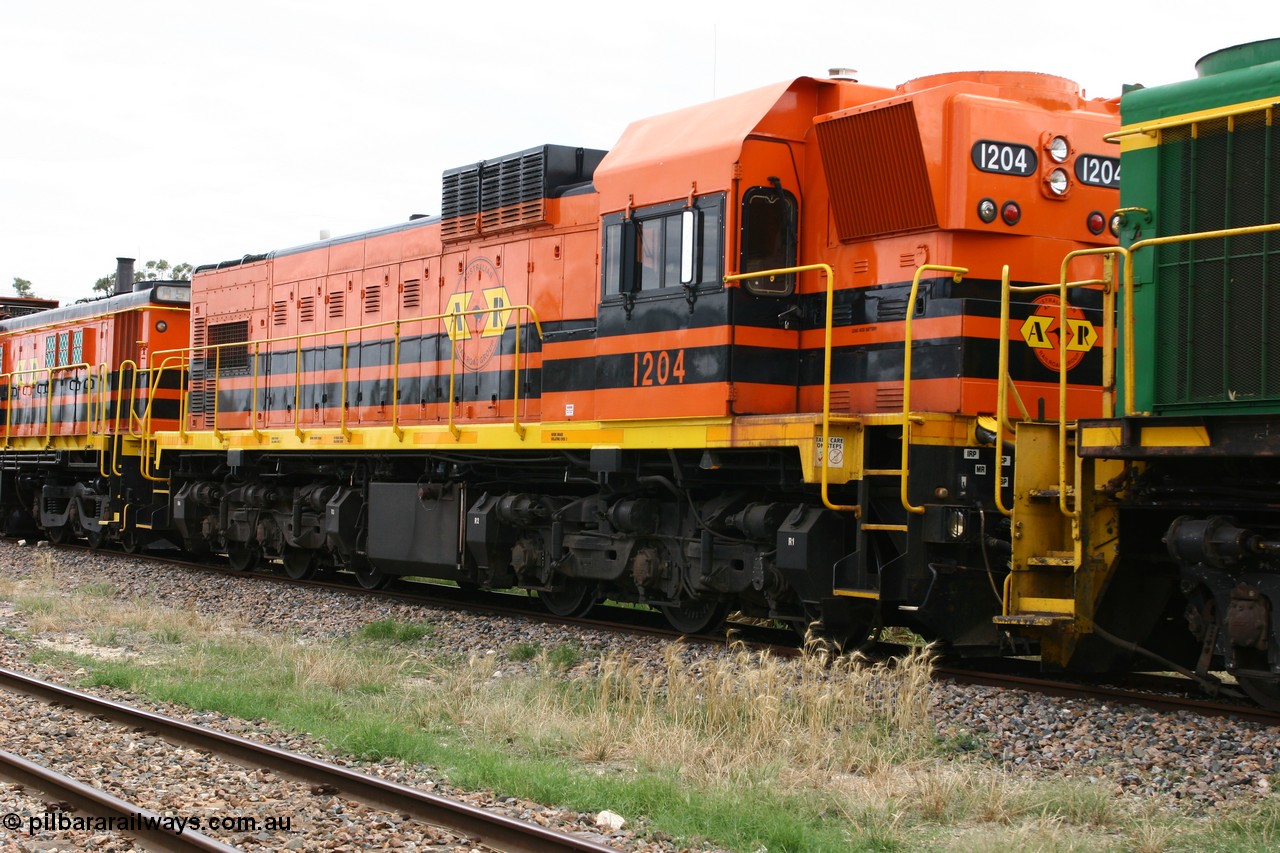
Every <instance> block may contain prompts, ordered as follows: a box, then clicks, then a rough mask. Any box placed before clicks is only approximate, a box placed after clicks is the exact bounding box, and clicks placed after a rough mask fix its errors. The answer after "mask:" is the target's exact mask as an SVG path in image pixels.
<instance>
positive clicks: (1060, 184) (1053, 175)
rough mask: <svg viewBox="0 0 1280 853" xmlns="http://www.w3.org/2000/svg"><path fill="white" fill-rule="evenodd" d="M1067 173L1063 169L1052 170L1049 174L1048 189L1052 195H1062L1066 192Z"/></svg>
mask: <svg viewBox="0 0 1280 853" xmlns="http://www.w3.org/2000/svg"><path fill="white" fill-rule="evenodd" d="M1067 183H1068V182H1067V173H1066V171H1065V170H1064V169H1054V170H1053V171H1052V172H1050V173H1049V189H1050V190H1052V191H1053V194H1054V195H1062V194H1063V193H1065V192H1066V191H1067Z"/></svg>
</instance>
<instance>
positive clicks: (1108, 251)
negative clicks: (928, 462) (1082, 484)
mask: <svg viewBox="0 0 1280 853" xmlns="http://www.w3.org/2000/svg"><path fill="white" fill-rule="evenodd" d="M1126 254H1127V252H1126V250H1125V249H1123V248H1121V247H1119V246H1104V247H1099V248H1094V249H1080V250H1078V251H1075V252H1070V253H1068V254H1067V255H1066V256H1065V257H1064V258H1063V261H1062V265H1061V268H1060V271H1059V278H1058V283H1057V284H1030V285H1020V286H1013V285H1011V284H1010V283H1009V268H1008V267H1007V266H1006V267H1005V268H1004V270H1003V272H1002V275H1001V282H1000V356H999V367H998V368H997V381H998V383H999V385H998V386H997V391H996V408H997V410H998V411H997V413H996V415H997V417H996V453H997V454H998V455H1003V452H1004V432H1005V429H1009V430H1010V431H1012V430H1014V425H1013V424H1012V423H1010V422H1009V420H1008V414H1009V412H1008V409H1009V398H1008V396H1007V393H1006V392H1007V389H1012V390H1013V392H1014V393H1015V394H1016V393H1017V387H1016V386H1014V385H1013V379H1012V377H1011V376H1010V375H1009V315H1010V302H1011V299H1012V294H1013V293H1051V292H1054V291H1057V293H1058V330H1059V331H1058V427H1059V428H1058V505H1059V509H1060V510H1061V511H1062V512H1063V513H1064V514H1065V515H1067V516H1069V517H1072V518H1075V517H1077V515H1078V513H1077V512H1076V511H1073V510H1070V509H1069V508H1068V507H1067V476H1066V459H1067V453H1066V443H1067V370H1068V367H1067V335H1066V331H1065V330H1066V328H1067V291H1069V290H1072V289H1075V288H1078V287H1090V286H1094V287H1096V286H1101V287H1102V293H1103V308H1102V315H1103V317H1102V322H1103V325H1102V329H1103V334H1102V340H1103V344H1102V346H1103V353H1102V365H1103V367H1102V385H1103V398H1102V399H1103V403H1102V406H1103V415H1104V416H1109V413H1111V412H1112V411H1113V410H1114V407H1115V403H1114V398H1115V347H1114V346H1113V342H1114V338H1115V281H1114V276H1113V266H1112V264H1113V261H1114V258H1113V257H1112V256H1114V255H1126ZM1092 255H1102V256H1104V261H1103V263H1104V267H1103V277H1102V278H1100V279H1083V280H1080V281H1067V268H1068V267H1069V266H1070V264H1071V261H1073V260H1074V259H1076V258H1078V257H1084V256H1092ZM1018 403H1019V408H1020V409H1021V410H1022V416H1023V418H1029V417H1030V415H1029V414H1028V412H1027V410H1026V407H1025V406H1023V405H1022V404H1021V398H1019V399H1018ZM995 497H996V501H995V503H996V508H997V509H999V510H1000V512H1001V514H1003V515H1006V516H1008V515H1012V510H1011V509H1010V508H1009V507H1006V506H1005V504H1004V498H1003V496H1002V495H1001V493H1000V477H999V475H997V476H996V478H995Z"/></svg>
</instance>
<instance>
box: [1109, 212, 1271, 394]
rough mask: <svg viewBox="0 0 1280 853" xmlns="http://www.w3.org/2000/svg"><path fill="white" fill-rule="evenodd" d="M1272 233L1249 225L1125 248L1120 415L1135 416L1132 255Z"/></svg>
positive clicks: (1160, 238) (1169, 238)
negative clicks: (1196, 242) (1122, 409)
mask: <svg viewBox="0 0 1280 853" xmlns="http://www.w3.org/2000/svg"><path fill="white" fill-rule="evenodd" d="M1272 231H1280V222H1273V223H1271V224H1269V225H1250V226H1246V227H1244V228H1225V229H1222V230H1219V231H1201V232H1198V233H1195V234H1176V235H1174V236H1171V237H1151V238H1149V239H1146V240H1139V241H1137V242H1136V243H1134V244H1132V245H1131V246H1129V251H1128V254H1126V255H1125V265H1124V413H1125V414H1126V415H1134V414H1138V412H1136V411H1134V410H1135V408H1136V403H1135V396H1134V395H1135V391H1134V380H1135V378H1136V376H1137V373H1136V371H1135V369H1134V359H1135V358H1136V357H1137V347H1136V346H1135V345H1134V341H1133V325H1134V323H1133V256H1134V253H1136V252H1138V251H1139V250H1141V249H1146V248H1150V247H1152V246H1165V245H1168V244H1170V243H1190V242H1194V241H1197V240H1219V239H1225V238H1228V237H1247V236H1249V235H1251V234H1266V233H1270V232H1272Z"/></svg>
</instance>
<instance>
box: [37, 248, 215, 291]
mask: <svg viewBox="0 0 1280 853" xmlns="http://www.w3.org/2000/svg"><path fill="white" fill-rule="evenodd" d="M194 269H195V267H193V266H191V264H185V263H184V264H172V265H171V264H170V263H169V262H168V261H166V260H164V259H163V258H161V259H160V260H158V261H147V262H146V263H145V264H143V265H142V266H141V267H140V268H138V269H136V270H134V273H133V280H134V281H135V282H138V281H190V280H191V273H192V271H193V270H194ZM115 288H116V274H115V273H111V275H104V276H103V277H102V278H100V279H98V280H97V281H95V282H94V283H93V292H94V294H95V295H97V296H110V295H111V294H112V292H113V291H114V290H115ZM13 293H14V295H15V296H20V297H22V298H23V299H31V298H33V297H35V295H36V293H35V285H33V284H32V283H31V282H30V281H28V280H27V279H25V278H19V277H17V276H14V277H13ZM82 301H83V300H82Z"/></svg>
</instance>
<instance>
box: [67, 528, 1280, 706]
mask: <svg viewBox="0 0 1280 853" xmlns="http://www.w3.org/2000/svg"><path fill="white" fill-rule="evenodd" d="M60 547H62V548H76V547H80V546H75V545H64V546H60ZM86 550H92V549H86ZM122 556H126V555H122ZM128 556H131V558H132V559H146V560H154V561H156V562H158V563H163V564H165V565H169V566H173V565H178V566H183V567H187V568H191V569H194V570H198V571H208V572H217V573H221V574H226V575H231V576H235V577H253V578H259V579H262V580H266V581H271V582H276V583H285V584H290V585H297V586H305V587H312V588H320V589H333V590H335V591H339V592H347V593H351V592H358V593H359V594H361V595H375V596H378V597H381V598H384V599H386V600H390V601H397V602H404V603H409V604H429V605H431V606H433V607H444V608H449V609H454V610H465V611H470V612H479V613H484V614H487V615H494V616H519V617H522V618H527V619H534V620H538V621H541V622H547V623H554V624H557V625H570V626H580V627H584V628H590V629H592V630H600V631H619V632H625V633H627V634H635V635H642V636H649V637H656V638H659V639H668V640H671V641H676V640H681V639H684V640H687V641H694V642H704V643H714V644H721V645H723V644H725V643H727V642H742V643H744V644H746V645H747V646H748V647H750V648H755V649H762V650H767V651H768V652H769V653H770V654H772V655H775V656H778V657H794V656H797V655H799V654H800V653H801V650H800V648H799V641H798V639H797V637H796V635H795V634H794V632H792V631H790V630H788V629H770V628H764V627H761V626H758V625H754V624H746V623H733V622H730V623H726V629H725V630H724V631H722V632H720V633H718V634H702V635H687V634H682V633H680V632H679V631H676V630H674V629H673V628H671V627H670V626H669V625H668V624H667V623H666V621H665V619H663V617H662V616H661V614H659V613H657V612H653V611H646V610H639V609H636V608H634V607H616V606H609V605H599V606H597V607H596V608H595V609H594V610H593V611H592V615H589V616H584V617H561V616H555V615H552V614H550V613H548V612H546V610H544V609H543V608H542V607H541V606H540V605H539V604H538V602H537V600H536V599H535V598H531V597H528V596H524V595H515V594H511V593H502V592H482V593H475V592H470V591H464V590H461V589H458V588H457V587H453V586H446V585H442V584H438V583H431V582H424V581H404V580H397V581H394V582H393V583H392V584H391V585H390V586H388V587H387V588H385V589H381V590H376V591H371V590H364V589H361V588H359V587H355V586H353V585H352V584H351V583H344V582H342V581H341V580H339V579H333V578H328V579H326V578H312V579H307V580H295V579H293V578H289V577H287V576H286V575H283V574H280V573H276V572H272V571H263V570H259V571H254V572H241V571H236V570H234V569H230V568H227V567H223V566H218V565H209V564H207V563H194V562H189V561H183V560H174V559H171V558H165V557H162V556H160V555H151V554H148V555H141V554H138V555H128ZM906 651H907V647H905V646H900V645H895V644H887V645H883V646H881V647H880V648H879V649H878V651H877V652H875V653H874V654H873V657H875V658H877V659H883V658H887V657H892V656H894V655H896V654H903V653H905V652H906ZM1011 663H1012V664H1013V665H1012V666H1011ZM1017 663H1019V662H1017V661H1012V662H1011V661H1010V660H1009V659H995V660H993V661H992V662H991V664H990V665H989V666H987V665H978V666H975V665H973V664H972V662H966V663H963V664H962V663H954V664H953V663H951V662H948V661H946V660H945V658H943V659H940V661H939V663H938V665H937V666H935V668H934V669H935V674H936V677H938V678H941V679H945V680H950V681H954V682H957V683H965V684H975V685H985V686H990V687H998V688H1003V689H1011V690H1027V691H1034V692H1037V693H1041V694H1044V695H1049V696H1057V697H1063V698H1079V699H1094V700H1098V701H1104V702H1118V703H1124V704H1128V705H1134V706H1138V707H1143V708H1147V709H1149V710H1153V711H1160V712H1176V711H1192V712H1195V713H1199V714H1204V715H1206V716H1216V717H1230V716H1234V717H1237V718H1239V719H1241V720H1246V721H1250V722H1259V723H1264V724H1268V725H1280V712H1275V711H1270V710H1267V709H1264V708H1260V707H1258V706H1256V705H1253V704H1251V703H1249V702H1248V700H1247V699H1244V698H1243V697H1241V698H1240V699H1239V701H1233V699H1234V697H1233V695H1232V693H1233V689H1232V688H1231V687H1230V685H1227V687H1226V690H1225V695H1224V696H1220V697H1207V696H1204V695H1190V694H1193V693H1195V691H1196V690H1197V687H1196V685H1195V683H1194V682H1192V681H1190V680H1188V679H1185V678H1180V677H1163V676H1161V677H1157V676H1154V675H1151V674H1142V673H1137V674H1132V675H1130V676H1128V677H1127V679H1126V684H1125V685H1114V684H1104V683H1084V682H1081V681H1069V680H1065V679H1062V678H1054V677H1046V676H1042V675H1040V674H1038V672H1036V671H1034V670H1033V668H1032V667H1031V666H1030V665H1028V666H1024V667H1021V668H1019V667H1017Z"/></svg>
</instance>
